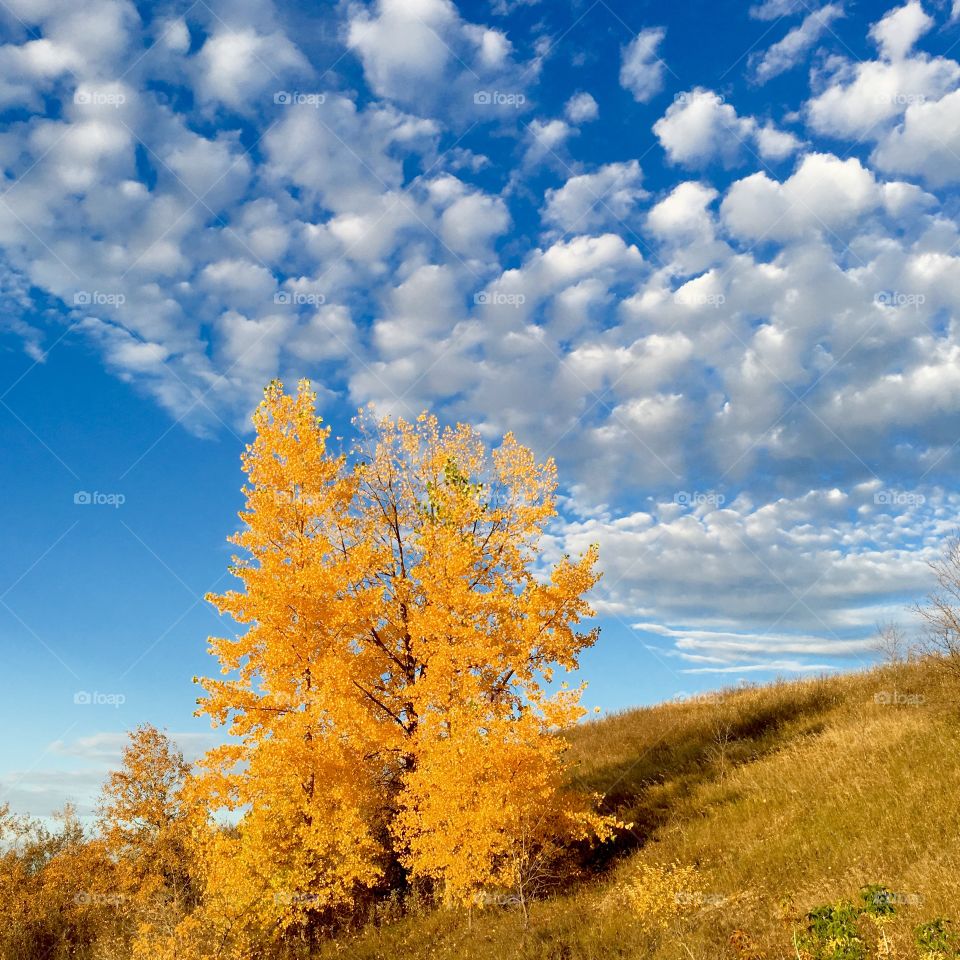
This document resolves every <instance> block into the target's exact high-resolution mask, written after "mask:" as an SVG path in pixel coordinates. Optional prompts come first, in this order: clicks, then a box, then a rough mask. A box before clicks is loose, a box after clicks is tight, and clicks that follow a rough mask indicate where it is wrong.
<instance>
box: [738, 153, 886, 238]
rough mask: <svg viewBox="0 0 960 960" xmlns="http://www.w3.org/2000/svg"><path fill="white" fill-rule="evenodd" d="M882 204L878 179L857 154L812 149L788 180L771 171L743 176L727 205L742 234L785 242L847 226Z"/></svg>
mask: <svg viewBox="0 0 960 960" xmlns="http://www.w3.org/2000/svg"><path fill="white" fill-rule="evenodd" d="M880 203H881V191H880V188H879V186H878V185H877V182H876V180H875V179H874V177H873V175H872V174H871V173H870V171H869V170H867V169H865V168H864V167H863V166H862V165H861V164H860V162H859V161H858V160H857V159H856V158H854V157H850V158H848V159H847V160H840V159H839V158H838V157H835V156H833V155H832V154H823V153H811V154H807V156H805V157H804V158H803V160H802V161H801V163H800V166H799V167H798V168H797V170H796V172H795V173H793V174H792V175H791V176H790V177H789V178H788V179H787V180H785V181H784V182H783V183H782V184H781V183H778V182H777V181H775V180H772V179H770V177H768V176H767V175H766V174H765V173H754V174H751V175H750V176H749V177H745V178H744V179H742V180H738V181H737V182H736V183H734V184H733V185H732V186H731V187H730V189H729V190H728V191H727V195H726V197H725V198H724V200H723V204H722V208H721V209H722V214H723V219H724V222H725V223H726V225H727V226H728V228H729V229H730V230H731V231H733V233H735V234H736V235H738V236H741V237H750V238H755V239H760V238H767V239H780V240H784V239H789V238H790V237H795V236H798V235H802V234H804V233H805V232H807V231H809V230H818V229H823V230H828V231H832V230H844V229H846V228H847V227H849V226H851V225H852V224H853V223H855V222H856V221H857V219H858V218H859V217H860V216H862V215H863V214H865V213H868V212H870V211H872V210H875V209H876V208H877V207H878V206H879V205H880Z"/></svg>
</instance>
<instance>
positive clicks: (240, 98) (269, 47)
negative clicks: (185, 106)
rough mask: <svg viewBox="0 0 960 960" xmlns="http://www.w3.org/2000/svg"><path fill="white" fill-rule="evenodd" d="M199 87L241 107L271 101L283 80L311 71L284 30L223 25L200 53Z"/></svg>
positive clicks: (207, 97) (202, 93)
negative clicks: (282, 31) (269, 32)
mask: <svg viewBox="0 0 960 960" xmlns="http://www.w3.org/2000/svg"><path fill="white" fill-rule="evenodd" d="M197 68H198V77H197V91H198V93H199V94H200V96H201V97H202V98H203V99H204V100H206V101H210V102H214V103H223V104H226V105H227V106H228V107H232V108H233V109H235V110H239V111H248V110H254V109H256V107H257V106H258V101H263V102H272V100H273V97H274V94H276V93H278V92H280V91H282V90H283V87H282V86H281V83H283V82H284V81H286V80H287V79H289V78H292V77H295V76H297V75H306V74H308V73H309V72H310V67H309V64H308V63H307V61H306V59H305V58H304V56H303V54H301V53H300V51H299V50H298V49H297V47H296V46H295V45H294V44H293V43H292V42H291V41H290V40H289V39H288V38H287V37H286V36H284V35H283V34H282V33H272V34H261V33H258V32H257V31H256V30H255V29H253V28H252V27H247V28H242V29H236V30H234V29H229V28H226V27H224V28H222V29H220V30H218V31H217V32H216V33H214V34H213V35H212V36H210V37H208V38H207V40H206V42H205V43H204V45H203V47H202V48H201V50H200V52H199V53H198V54H197Z"/></svg>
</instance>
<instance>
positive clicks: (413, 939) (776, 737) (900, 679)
mask: <svg viewBox="0 0 960 960" xmlns="http://www.w3.org/2000/svg"><path fill="white" fill-rule="evenodd" d="M958 701H960V690H958V688H957V687H956V685H955V682H954V681H952V680H951V679H950V678H949V677H948V676H946V675H945V673H944V670H943V667H942V665H941V664H939V663H938V662H936V661H930V660H926V661H920V662H916V663H907V664H898V665H893V666H886V667H882V668H878V669H875V670H871V671H869V672H864V673H858V674H852V675H844V676H834V677H827V678H816V679H810V680H803V681H799V682H791V683H777V684H773V685H769V686H758V687H751V688H747V689H736V690H730V691H727V692H724V693H721V694H718V695H715V696H710V697H704V698H700V699H697V700H692V701H689V702H685V703H679V704H677V703H671V704H663V705H660V706H656V707H650V708H644V709H639V710H631V711H627V712H624V713H620V714H616V715H613V716H610V717H607V718H604V719H601V720H597V721H593V722H590V723H587V724H584V725H583V726H582V727H580V728H579V729H578V730H576V731H575V733H574V734H573V735H572V736H571V754H572V760H573V766H572V778H573V783H574V785H575V786H576V787H577V788H578V789H583V790H586V791H590V792H594V791H596V792H601V793H603V794H604V795H605V797H606V800H605V805H606V808H607V809H609V810H614V811H616V812H617V813H618V814H619V815H620V817H621V819H623V820H624V821H629V822H631V823H632V824H633V825H632V827H631V829H630V830H628V831H624V832H623V833H622V835H621V836H620V838H619V839H618V840H617V841H616V842H615V843H614V844H612V845H611V846H610V848H609V849H607V850H606V851H604V852H603V854H602V855H599V856H597V855H594V856H593V857H592V858H587V859H586V860H585V863H584V865H583V869H582V870H581V872H580V875H579V877H578V878H577V879H575V880H572V879H568V880H566V881H565V882H564V883H562V884H561V885H560V886H559V887H558V888H557V889H555V890H554V891H553V892H552V893H551V894H550V895H548V896H545V897H544V898H543V899H541V900H539V901H537V902H535V903H534V904H533V905H532V907H531V910H530V917H529V923H528V924H526V925H525V923H524V918H523V916H522V914H521V912H520V911H519V910H518V909H517V908H516V907H515V906H511V905H506V906H491V907H485V908H483V909H476V910H474V911H472V913H471V915H470V916H469V917H468V916H464V915H463V914H461V913H458V912H454V911H447V910H431V911H427V910H424V911H413V912H412V913H407V914H406V915H404V916H397V917H396V918H391V916H390V915H389V912H387V911H384V912H382V913H381V914H380V916H378V917H376V918H374V919H373V920H372V921H371V922H370V923H369V924H368V925H367V926H366V927H365V928H364V929H363V930H362V931H360V932H359V933H358V934H356V935H354V936H345V937H341V938H338V940H337V941H336V942H335V943H331V944H330V946H329V948H328V949H327V950H326V951H325V952H324V953H323V954H322V956H324V957H334V956H349V957H351V958H357V960H366V958H370V960H373V958H377V960H384V958H409V960H420V958H422V960H427V958H430V960H444V958H450V960H454V958H456V960H461V958H463V960H465V958H471V960H500V958H504V960H505V958H530V960H533V958H538V960H547V958H550V960H601V958H613V957H618V958H663V960H666V958H686V960H690V958H695V960H701V958H702V960H718V958H731V960H760V958H769V960H774V958H779V957H797V956H799V957H801V958H806V957H810V958H813V960H860V958H863V957H870V958H872V957H881V956H887V957H903V958H913V957H928V958H930V957H934V958H937V960H939V957H941V956H955V955H956V954H953V953H944V952H941V953H940V954H938V953H937V952H936V949H935V948H936V947H937V946H938V943H939V946H940V947H943V943H942V941H943V937H942V936H941V934H940V933H939V929H940V928H937V927H929V926H928V927H927V928H926V932H925V934H924V936H925V938H926V940H925V942H926V944H927V946H926V948H921V946H919V945H918V943H917V933H916V928H917V927H918V925H922V924H929V923H930V922H931V921H935V920H937V919H938V918H941V919H942V918H947V919H952V920H957V921H960V702H958ZM871 884H879V885H881V886H882V887H883V888H884V890H883V891H880V892H877V891H874V892H872V893H871V892H869V891H868V892H867V894H865V895H862V894H861V888H863V887H864V886H867V885H871ZM861 897H862V899H861ZM840 901H847V902H849V903H850V904H851V906H850V907H849V909H848V908H847V907H845V906H844V905H843V904H842V903H841V904H839V905H838V903H839V902H840ZM826 904H833V905H834V908H833V909H832V910H825V911H821V913H820V914H818V915H817V916H818V917H819V920H816V921H811V920H810V919H809V918H808V914H809V913H810V912H811V911H814V910H815V909H816V908H819V907H821V906H823V905H826ZM857 904H859V905H860V908H859V909H858V908H857V907H856V905H857ZM864 905H866V909H864ZM811 924H813V927H814V930H813V933H810V932H809V931H808V928H809V927H810V926H811ZM942 929H947V930H948V929H949V925H945V926H944V927H943V928H942ZM921 939H923V938H921Z"/></svg>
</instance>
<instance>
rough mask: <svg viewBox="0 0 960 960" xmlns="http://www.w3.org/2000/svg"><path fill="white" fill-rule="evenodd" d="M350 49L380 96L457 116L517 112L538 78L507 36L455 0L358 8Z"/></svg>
mask: <svg viewBox="0 0 960 960" xmlns="http://www.w3.org/2000/svg"><path fill="white" fill-rule="evenodd" d="M347 44H348V46H349V47H350V49H352V50H353V51H355V52H356V54H357V56H359V58H360V61H361V63H362V64H363V71H364V76H365V77H366V80H367V83H368V84H369V85H370V87H371V89H372V90H373V91H374V92H375V93H376V94H377V95H378V96H381V97H386V98H389V99H390V100H394V101H397V102H398V103H402V104H404V105H406V106H411V107H416V108H418V109H422V110H428V111H432V112H435V113H436V112H442V113H443V114H444V115H445V116H450V117H452V116H460V117H463V116H464V115H466V114H468V113H469V114H470V116H471V117H472V118H473V119H474V120H476V119H480V120H482V119H486V118H492V117H494V116H496V115H497V114H498V113H501V112H505V113H507V114H510V113H511V112H512V113H515V112H516V109H517V107H518V106H521V105H522V103H523V101H524V100H525V91H526V88H527V86H528V85H529V82H530V80H531V78H532V77H533V76H535V73H536V69H535V67H533V68H528V67H521V66H520V65H519V64H517V62H516V61H515V57H514V50H513V44H512V43H511V41H510V40H509V38H508V37H507V35H506V34H505V33H504V32H503V31H501V30H497V29H495V28H493V27H488V26H484V25H481V24H475V23H470V22H468V21H465V20H463V19H462V18H461V16H460V14H459V12H458V11H457V8H456V6H455V5H454V4H453V3H452V2H451V0H412V2H411V0H378V2H377V4H376V6H375V8H374V9H373V10H370V9H368V8H365V7H362V6H359V5H358V6H357V7H356V8H355V12H354V14H353V15H352V16H351V19H350V22H349V28H348V34H347Z"/></svg>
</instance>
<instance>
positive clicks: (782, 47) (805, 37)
mask: <svg viewBox="0 0 960 960" xmlns="http://www.w3.org/2000/svg"><path fill="white" fill-rule="evenodd" d="M842 16H843V7H842V6H841V5H840V4H838V3H828V4H826V6H823V7H820V9H819V10H814V11H813V12H812V13H810V14H808V15H807V16H806V17H804V19H803V22H802V23H801V24H800V25H799V26H798V27H794V28H793V29H792V30H791V31H790V32H789V33H788V34H787V35H786V36H785V37H784V38H783V39H782V40H778V41H777V42H776V43H775V44H773V46H771V47H769V48H768V49H767V50H766V51H764V53H763V54H762V55H760V56H759V57H755V58H753V59H754V63H755V67H754V76H755V78H756V80H757V82H758V83H766V82H767V81H768V80H770V79H771V78H773V77H776V76H778V75H779V74H781V73H786V71H787V70H791V69H793V68H794V67H795V66H797V64H799V63H801V62H802V61H803V59H804V57H805V56H806V55H807V53H808V52H809V51H810V49H811V48H812V47H813V46H814V44H815V43H816V42H817V41H818V40H819V39H820V37H822V36H823V34H824V33H826V31H827V30H829V28H830V24H831V23H832V22H833V21H834V20H836V19H837V18H838V17H842Z"/></svg>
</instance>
